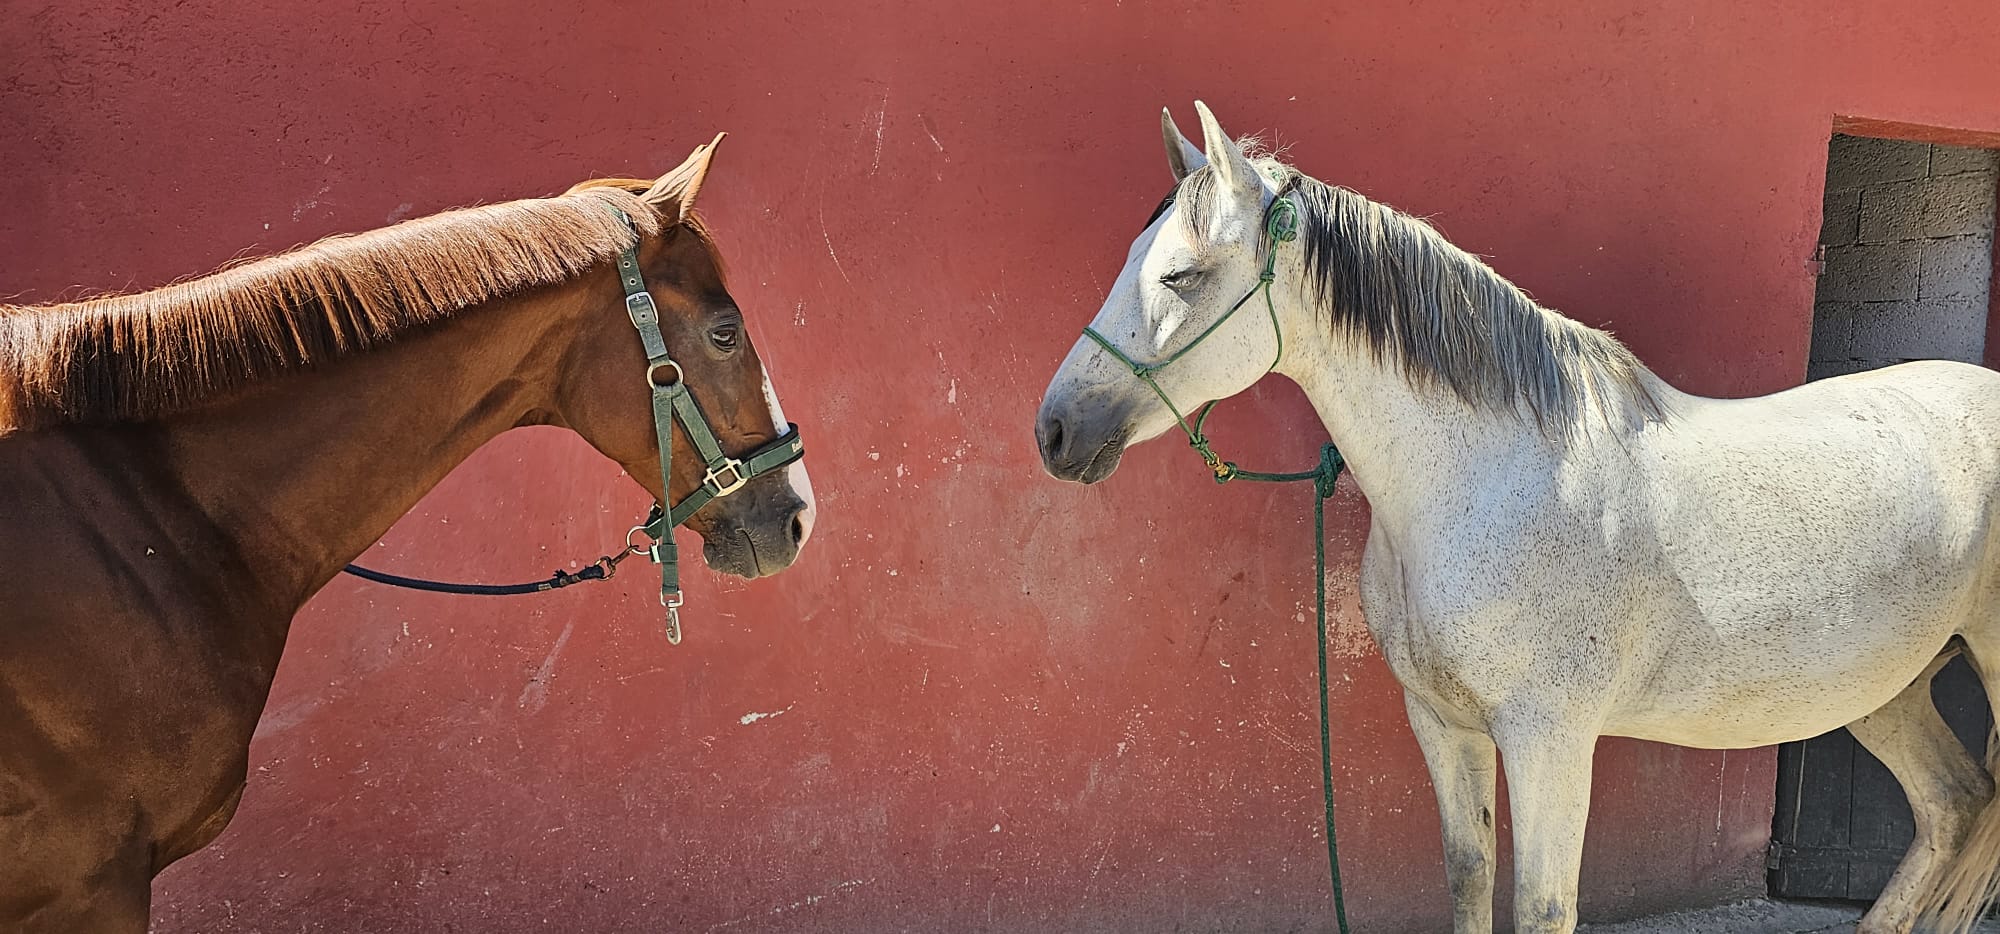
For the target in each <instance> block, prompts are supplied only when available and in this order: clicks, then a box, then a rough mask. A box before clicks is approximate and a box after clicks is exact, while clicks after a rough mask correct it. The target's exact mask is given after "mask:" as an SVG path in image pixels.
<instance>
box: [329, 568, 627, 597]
mask: <svg viewBox="0 0 2000 934" xmlns="http://www.w3.org/2000/svg"><path fill="white" fill-rule="evenodd" d="M340 570H341V571H342V572H344V573H347V574H352V575H354V576H355V577H359V578H361V579H362V580H370V581H374V582H375V583H378V584H387V585H389V586H391V587H402V588H404V589H407V590H422V591H425V592H427V593H449V594H458V595H460V596H466V597H513V596H519V595H521V594H530V593H546V592H548V591H551V590H561V589H562V588H564V587H568V586H569V585H571V584H581V583H584V582H586V581H601V580H610V579H611V574H610V573H609V572H607V571H605V570H604V565H602V564H593V565H591V566H589V567H587V568H584V569H583V570H581V571H578V572H576V573H575V574H571V573H569V572H567V571H557V572H555V573H554V574H551V575H549V579H548V580H540V581H530V582H528V583H525V584H453V583H449V582H446V581H433V580H424V579H423V578H421V577H404V576H402V575H400V574H385V573H383V572H381V571H371V570H369V569H367V568H364V567H362V566H360V565H358V564H350V565H348V566H346V567H344V568H341V569H340Z"/></svg>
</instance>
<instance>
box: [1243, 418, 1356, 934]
mask: <svg viewBox="0 0 2000 934" xmlns="http://www.w3.org/2000/svg"><path fill="white" fill-rule="evenodd" d="M1226 466H1227V467H1228V468H1229V473H1228V474H1227V475H1226V476H1224V475H1220V474H1218V475H1217V476H1216V478H1215V480H1216V482H1217V483H1227V482H1229V481H1231V480H1250V481H1253V482H1256V483H1293V482H1298V481H1304V480H1311V481H1312V483H1313V494H1314V495H1313V592H1314V595H1315V597H1316V607H1317V614H1316V615H1317V616H1318V617H1319V626H1318V630H1317V632H1318V636H1319V779H1320V788H1321V789H1323V790H1324V791H1325V797H1326V865H1327V872H1328V873H1329V874H1330V875H1331V878H1332V882H1333V917H1334V920H1335V921H1337V922H1338V923H1339V924H1340V934H1348V930H1347V900H1346V898H1345V897H1344V896H1343V895H1342V893H1341V889H1340V842H1339V838H1338V837H1336V836H1335V834H1334V832H1333V733H1332V729H1331V727H1330V726H1329V725H1328V724H1329V723H1330V722H1331V717H1330V716H1329V715H1328V713H1327V700H1326V695H1327V687H1328V685H1327V671H1326V636H1327V633H1326V501H1327V500H1328V499H1330V498H1331V497H1332V496H1333V488H1334V487H1333V485H1334V481H1336V480H1339V479H1340V472H1341V471H1342V470H1344V469H1345V468H1346V467H1347V459H1346V458H1343V457H1341V456H1340V449H1339V448H1337V447H1335V446H1334V445H1333V442H1331V441H1329V442H1327V443H1326V444H1323V445H1321V446H1320V449H1319V466H1317V467H1314V468H1313V469H1311V470H1306V471H1300V472H1298V473H1264V472H1262V471H1257V470H1244V469H1242V468H1239V467H1237V466H1236V465H1235V464H1226Z"/></svg>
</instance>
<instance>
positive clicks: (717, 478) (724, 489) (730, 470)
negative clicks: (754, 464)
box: [701, 457, 750, 497]
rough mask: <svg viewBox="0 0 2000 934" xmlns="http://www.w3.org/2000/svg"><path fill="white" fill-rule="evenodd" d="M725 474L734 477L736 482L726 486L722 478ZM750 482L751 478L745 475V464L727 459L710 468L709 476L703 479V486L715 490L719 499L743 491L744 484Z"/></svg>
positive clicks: (731, 458) (733, 459)
mask: <svg viewBox="0 0 2000 934" xmlns="http://www.w3.org/2000/svg"><path fill="white" fill-rule="evenodd" d="M725 473H726V474H732V475H734V476H735V477H736V480H735V482H733V483H730V484H729V485H727V486H724V485H723V483H722V480H721V477H722V475H723V474H725ZM749 482H750V477H749V476H748V475H746V474H744V473H743V462H742V461H740V460H737V459H736V458H733V457H730V458H725V459H724V460H723V461H722V463H720V464H718V465H716V466H714V467H710V468H708V474H707V476H704V477H702V478H701V485H702V486H705V487H708V488H709V489H712V490H714V491H715V495H716V496H718V497H722V496H728V495H729V494H731V493H734V492H736V491H737V490H740V489H743V484H745V483H749Z"/></svg>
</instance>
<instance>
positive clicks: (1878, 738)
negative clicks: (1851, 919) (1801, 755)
mask: <svg viewBox="0 0 2000 934" xmlns="http://www.w3.org/2000/svg"><path fill="white" fill-rule="evenodd" d="M1949 658H1950V656H1949V655H1947V656H1945V657H1943V658H1940V659H1939V660H1938V661H1937V662H1936V663H1933V664H1932V665H1931V666H1930V667H1929V668H1927V669H1925V670H1924V673H1923V674H1922V675H1921V676H1919V677H1918V678H1917V680H1916V681H1915V682H1913V683H1912V684H1911V685H1910V686H1909V687H1908V688H1905V689H1904V690H1903V693H1901V694H1898V695H1896V698H1895V699H1894V700H1891V701H1890V702H1889V703H1887V704H1884V705H1883V706H1882V709H1880V710H1877V711H1875V712H1874V713H1871V714H1869V715H1868V716H1866V717H1863V718H1861V719H1859V720H1856V721H1854V722H1853V723H1851V724H1848V727H1847V728H1848V729H1849V730H1850V731H1852V732H1853V733H1854V738H1855V739H1857V740H1860V741H1861V745H1863V746H1865V747H1867V748H1868V751H1869V752H1872V753H1874V754H1875V757H1876V758H1877V759H1880V760H1882V763H1883V764H1884V765H1887V766H1888V767H1889V771H1890V772H1892V773H1894V774H1895V776H1896V781H1897V782H1898V783H1899V784H1901V785H1902V786H1903V794H1904V795H1905V796H1907V797H1908V798H1909V799H1910V811H1911V813H1913V814H1914V815H1915V816H1916V824H1917V834H1916V839H1915V840H1914V841H1912V842H1911V843H1910V849H1909V852H1907V853H1905V854H1904V856H1903V861H1902V863H1901V864H1900V865H1898V866H1897V867H1896V873H1895V875H1892V876H1890V877H1889V884H1888V885H1887V886H1885V887H1884V888H1883V889H1882V896H1881V897H1880V898H1878V899H1876V901H1875V906H1874V907H1873V908H1870V909H1869V910H1868V915H1867V916H1866V917H1864V918H1862V919H1861V925H1860V927H1858V928H1857V929H1856V931H1857V934H1908V932H1909V931H1910V930H1911V928H1912V926H1913V925H1914V924H1915V923H1916V918H1917V911H1918V909H1919V907H1920V905H1919V904H1918V902H1919V899H1921V898H1922V897H1923V895H1924V894H1925V893H1926V892H1927V891H1929V890H1930V888H1931V887H1932V886H1933V885H1935V884H1936V882H1937V874H1938V873H1939V872H1941V871H1943V869H1944V867H1945V866H1946V865H1947V864H1948V863H1949V862H1950V860H1951V858H1952V856H1953V855H1954V854H1956V853H1957V852H1958V848H1959V846H1960V845H1961V844H1962V843H1964V842H1965V837H1966V834H1967V833H1968V832H1969V831H1970V830H1971V828H1972V820H1973V817H1974V816H1975V815H1976V814H1978V812H1979V806H1980V805H1981V804H1984V803H1985V802H1986V800H1987V799H1988V798H1989V797H1991V796H1992V794H1993V781H1992V779H1991V778H1989V777H1988V776H1987V774H1986V770H1985V769H1982V768H1980V767H1979V763H1977V762H1974V761H1973V759H1972V756H1971V754H1970V753H1967V752H1966V751H1965V746H1964V745H1963V744H1961V743H1960V742H1959V741H1958V737H1957V736H1955V735H1953V734H1952V732H1951V728H1950V727H1948V726H1946V725H1945V722H1944V718H1943V717H1941V716H1939V715H1938V709H1937V705H1936V704H1935V703H1933V702H1932V701H1931V676H1933V675H1935V674H1937V671H1938V669H1939V668H1940V667H1942V666H1943V663H1944V662H1945V661H1946V660H1948V659H1949Z"/></svg>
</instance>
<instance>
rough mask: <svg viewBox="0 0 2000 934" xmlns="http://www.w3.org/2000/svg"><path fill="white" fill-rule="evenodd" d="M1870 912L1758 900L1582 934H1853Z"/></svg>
mask: <svg viewBox="0 0 2000 934" xmlns="http://www.w3.org/2000/svg"><path fill="white" fill-rule="evenodd" d="M1865 907H1866V906H1860V905H1846V904H1838V903H1827V902H1774V901H1766V900H1763V899H1757V900H1753V901H1747V902H1737V903H1735V904H1733V905H1723V906H1721V907H1718V908H1701V909H1696V910H1693V911H1679V912H1675V913H1673V914H1668V915H1656V916H1654V917H1651V918H1640V919H1639V920H1637V921H1620V922H1617V923H1615V924H1586V925H1582V926H1580V927H1578V928H1577V931H1578V932H1579V934H1852V932H1853V931H1854V922H1855V921H1857V920H1859V919H1860V918H1861V912H1862V911H1864V910H1865ZM1978 931H1979V934H2000V920H1989V921H1987V922H1986V923H1985V924H1982V925H1980V926H1979V928H1978Z"/></svg>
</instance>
